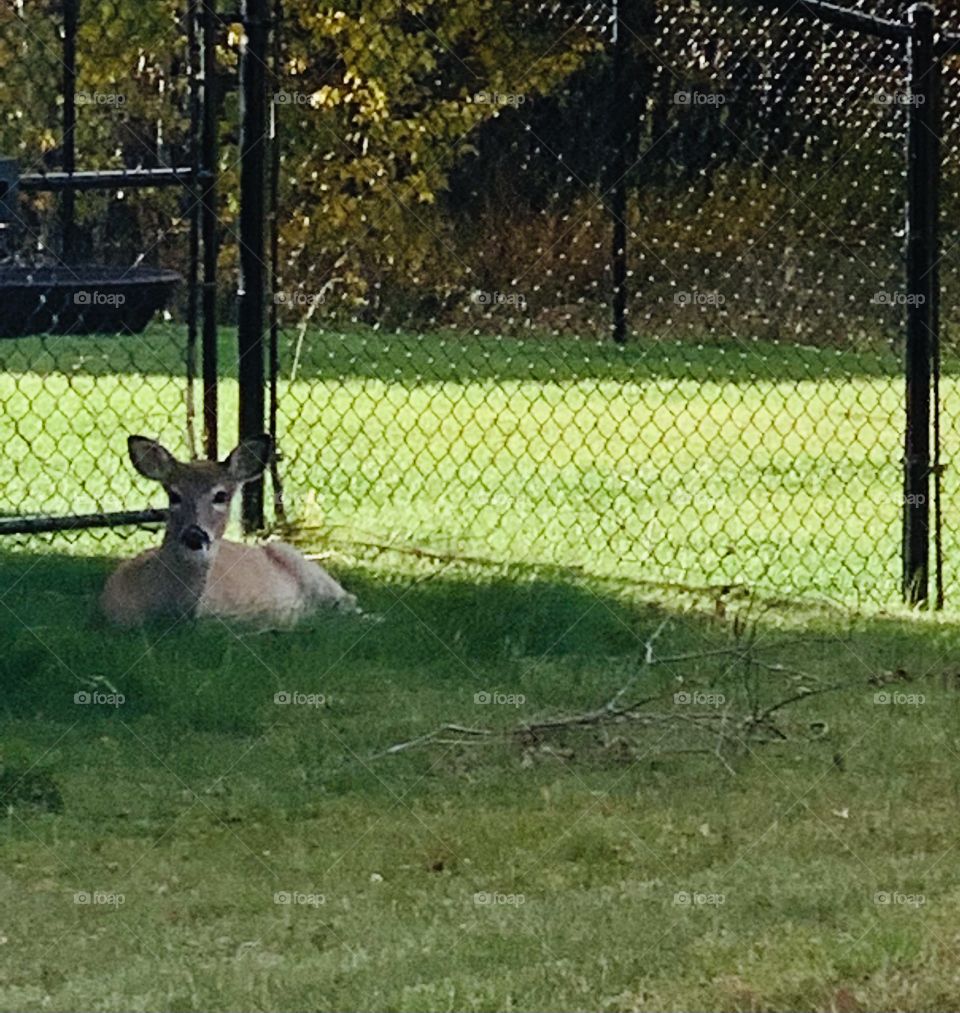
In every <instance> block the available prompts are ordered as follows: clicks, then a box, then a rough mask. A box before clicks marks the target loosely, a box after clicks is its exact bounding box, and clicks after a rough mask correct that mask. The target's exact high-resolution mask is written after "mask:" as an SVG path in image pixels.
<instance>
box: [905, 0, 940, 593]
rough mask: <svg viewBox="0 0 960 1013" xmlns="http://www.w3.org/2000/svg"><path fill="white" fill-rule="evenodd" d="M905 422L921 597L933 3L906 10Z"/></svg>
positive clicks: (936, 72) (916, 588) (908, 515)
mask: <svg viewBox="0 0 960 1013" xmlns="http://www.w3.org/2000/svg"><path fill="white" fill-rule="evenodd" d="M907 23H908V25H909V28H910V38H909V54H908V55H909V73H910V81H909V88H910V90H909V94H908V96H907V111H908V112H907V115H908V124H907V221H906V269H907V278H906V282H907V299H906V354H905V364H904V365H905V379H906V427H905V430H904V457H903V469H904V470H903V595H904V598H905V599H906V600H907V601H908V602H910V603H911V604H918V603H921V602H925V601H926V599H927V593H928V579H929V571H930V563H929V559H930V473H931V465H930V407H931V406H930V380H931V362H932V359H933V356H934V354H935V353H936V351H937V348H938V336H937V320H938V307H937V301H938V298H939V292H938V291H937V284H936V279H937V270H936V266H937V260H938V250H937V224H938V222H937V220H938V188H939V187H938V184H939V177H940V136H939V129H940V124H939V122H938V116H939V107H940V102H939V99H940V61H939V58H938V56H937V55H936V53H935V52H934V36H935V31H936V26H935V13H934V9H933V7H931V6H930V5H929V4H925V3H917V4H914V5H913V6H912V7H911V8H910V10H909V11H908V12H907Z"/></svg>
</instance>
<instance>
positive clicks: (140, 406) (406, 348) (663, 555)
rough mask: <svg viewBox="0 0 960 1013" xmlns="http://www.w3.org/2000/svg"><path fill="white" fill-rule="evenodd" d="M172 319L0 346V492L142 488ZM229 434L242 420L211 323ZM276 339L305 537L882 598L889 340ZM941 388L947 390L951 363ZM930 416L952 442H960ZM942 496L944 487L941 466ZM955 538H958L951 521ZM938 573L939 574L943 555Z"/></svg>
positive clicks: (897, 435) (163, 406)
mask: <svg viewBox="0 0 960 1013" xmlns="http://www.w3.org/2000/svg"><path fill="white" fill-rule="evenodd" d="M183 340H184V339H183V333H182V330H181V329H179V328H174V327H170V326H157V327H154V328H152V329H151V330H149V331H148V332H147V333H146V334H145V335H143V336H141V337H137V338H126V339H123V338H120V339H102V338H100V339H96V338H75V339H64V338H47V339H43V340H42V341H41V340H40V339H32V340H27V341H18V342H7V343H4V344H3V345H0V403H2V404H3V406H4V412H3V414H2V416H0V435H2V438H3V441H4V446H5V448H6V451H7V459H8V461H9V462H11V465H12V469H11V474H9V476H8V481H7V483H6V485H5V489H4V503H3V506H2V509H3V510H4V512H5V513H13V514H16V513H17V512H21V511H24V510H26V511H31V512H32V511H41V512H42V511H45V510H46V511H53V512H66V511H68V510H79V511H91V510H95V509H98V508H102V507H106V508H111V509H118V508H129V507H132V506H139V505H141V504H143V503H144V501H145V500H146V499H147V498H148V496H149V495H150V489H149V486H148V485H147V484H144V483H142V482H141V481H140V480H136V484H135V480H134V478H133V476H132V473H131V469H130V467H129V465H128V463H127V462H126V458H125V436H126V435H127V433H128V431H130V430H140V431H143V432H146V433H149V434H151V435H155V436H161V437H163V438H165V439H167V440H168V441H169V443H170V444H171V445H172V446H173V447H174V448H175V449H177V450H179V451H180V452H185V449H186V448H185V443H184V436H185V408H184V404H185V390H184V382H183V366H182V358H183V348H182V346H183ZM222 345H223V347H222V349H221V360H222V362H223V363H224V366H225V374H226V377H225V379H224V381H223V382H222V384H221V392H220V396H221V405H222V415H223V423H222V428H223V435H222V439H221V444H222V446H221V452H222V453H225V452H226V451H227V450H228V449H229V445H230V443H231V439H232V437H233V436H234V434H235V421H234V420H235V418H236V383H235V381H234V380H233V379H231V373H233V372H235V363H234V359H235V353H234V351H233V349H232V348H231V346H230V335H229V333H228V332H226V331H225V332H224V336H223V342H222ZM295 345H296V336H295V335H289V336H285V339H284V344H283V353H282V362H283V369H282V374H283V375H282V380H281V383H280V421H279V431H280V451H281V454H282V463H281V469H282V474H283V476H284V479H285V483H286V504H287V508H288V512H289V514H290V516H291V518H292V519H293V520H294V521H297V522H300V523H301V524H306V525H308V526H310V527H311V528H312V529H313V530H314V531H315V537H323V538H324V539H333V540H334V541H340V542H351V541H357V540H361V541H375V542H388V543H390V544H394V543H396V542H401V543H404V544H416V545H419V546H421V547H427V548H431V549H439V550H441V551H447V552H449V551H454V552H459V553H461V554H466V555H472V556H481V557H484V558H490V559H493V560H496V561H522V562H528V563H552V564H563V565H568V566H569V565H576V566H580V567H583V568H584V569H585V570H586V571H587V572H590V573H594V574H596V575H601V576H625V575H629V576H630V577H631V578H632V579H634V580H637V581H646V582H650V583H651V584H653V585H658V584H662V583H664V582H667V583H684V584H690V585H694V586H699V585H702V584H731V583H734V584H736V583H745V584H749V585H750V586H751V587H763V588H765V589H767V590H769V591H774V592H781V593H787V594H794V593H796V592H797V591H801V592H803V593H805V594H808V595H821V596H825V597H828V598H831V599H833V600H838V601H842V602H846V603H854V604H857V603H864V604H872V605H876V604H882V603H889V602H891V601H893V600H895V598H896V594H897V587H898V580H899V559H898V557H899V545H900V530H899V525H900V515H901V510H902V493H901V472H902V466H901V463H900V461H901V458H902V453H903V451H902V428H903V423H902V419H903V406H902V401H903V397H902V388H903V384H902V380H901V379H900V377H899V375H898V373H899V361H898V356H897V354H896V353H895V352H894V351H893V350H892V349H891V348H889V347H887V346H885V345H880V346H878V347H874V348H872V349H865V350H860V351H856V350H852V351H845V352H842V353H841V352H839V351H837V350H835V349H815V348H802V347H796V346H791V345H788V344H777V343H770V342H768V343H758V342H753V343H743V342H738V341H733V340H731V342H730V343H729V344H728V345H726V346H723V347H720V346H716V345H713V346H706V347H692V346H691V345H689V344H680V343H659V344H658V343H651V344H650V345H649V346H641V345H639V344H638V345H635V346H631V347H628V348H626V349H617V348H615V347H613V346H611V345H603V344H597V343H596V342H587V341H575V340H562V339H558V338H552V339H541V340H533V339H526V340H520V339H516V338H502V339H496V338H484V337H476V336H472V335H468V336H463V335H455V336H454V335H450V336H444V335H431V336H423V335H410V334H383V333H379V332H373V331H367V332H358V333H353V334H341V333H327V332H320V331H313V332H310V333H308V334H307V335H306V340H305V342H304V349H303V350H302V351H301V353H300V354H299V355H297V354H296V348H295ZM945 372H946V375H945V377H944V381H943V401H944V404H946V405H947V406H948V413H949V405H950V404H951V403H952V402H953V400H954V393H955V391H956V386H957V385H956V379H955V376H956V373H954V372H951V370H950V366H949V363H947V367H946V370H945ZM958 435H960V434H958V432H957V428H956V420H955V418H954V417H953V416H952V415H949V414H948V416H947V417H946V418H945V420H944V459H945V460H949V459H950V458H951V456H952V452H953V449H954V448H956V446H957V444H958ZM944 482H945V512H946V513H947V514H948V515H949V514H950V513H951V512H952V511H951V504H954V503H956V502H957V491H956V480H955V478H954V476H953V475H952V473H951V471H950V470H949V469H948V470H947V472H946V475H945V479H944ZM946 537H947V543H946V547H947V550H948V555H949V554H950V553H951V552H952V550H954V549H957V548H960V545H958V543H957V541H956V538H955V536H954V535H953V533H952V528H951V526H950V525H948V526H947V534H946ZM947 578H948V580H949V581H951V582H952V581H953V580H954V577H953V574H952V573H950V572H948V573H947Z"/></svg>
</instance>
